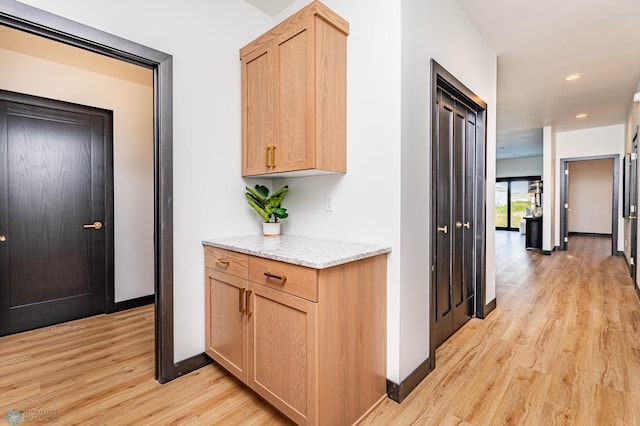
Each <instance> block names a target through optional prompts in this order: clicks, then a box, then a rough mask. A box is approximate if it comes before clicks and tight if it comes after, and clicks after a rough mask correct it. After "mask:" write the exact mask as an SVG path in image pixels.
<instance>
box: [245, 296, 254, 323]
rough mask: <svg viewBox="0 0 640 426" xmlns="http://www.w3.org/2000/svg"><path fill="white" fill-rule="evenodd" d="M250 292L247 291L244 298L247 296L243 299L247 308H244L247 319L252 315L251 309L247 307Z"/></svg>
mask: <svg viewBox="0 0 640 426" xmlns="http://www.w3.org/2000/svg"><path fill="white" fill-rule="evenodd" d="M251 291H252V290H247V292H246V293H245V294H246V296H247V298H246V299H245V303H246V306H247V307H246V313H247V316H248V317H250V316H251V315H252V314H253V312H251V309H249V306H250V305H249V298H250V297H251Z"/></svg>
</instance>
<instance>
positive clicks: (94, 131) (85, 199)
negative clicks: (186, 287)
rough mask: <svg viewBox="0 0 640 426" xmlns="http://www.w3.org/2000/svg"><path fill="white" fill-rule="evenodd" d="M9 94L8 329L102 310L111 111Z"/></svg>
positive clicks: (3, 172) (2, 188)
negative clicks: (80, 109) (93, 110)
mask: <svg viewBox="0 0 640 426" xmlns="http://www.w3.org/2000/svg"><path fill="white" fill-rule="evenodd" d="M5 93H6V92H5ZM2 95H3V93H0V163H2V164H3V165H6V167H2V168H1V169H0V204H1V205H2V207H1V208H0V235H3V236H4V238H3V239H4V241H2V242H0V265H1V272H0V296H1V301H0V334H2V335H4V334H10V333H16V332H19V331H24V330H29V329H33V328H37V327H42V326H46V325H50V324H55V323H59V322H63V321H68V320H72V319H76V318H81V317H85V316H89V315H94V314H98V313H103V312H105V288H106V267H107V263H108V262H107V256H108V255H112V253H107V250H106V239H107V238H106V236H107V233H106V232H105V227H107V226H110V225H111V224H109V223H104V222H105V217H106V213H105V209H106V207H107V205H106V204H107V198H110V197H108V191H107V190H106V187H107V186H106V182H105V179H106V176H105V168H106V167H105V164H106V160H107V159H106V158H105V155H106V154H105V151H107V150H106V147H105V144H106V140H107V137H106V133H107V132H108V133H109V135H110V125H111V123H110V118H109V117H107V116H105V114H98V115H91V114H85V113H79V112H76V111H65V110H62V109H60V108H62V107H63V106H64V105H62V104H61V103H60V104H59V103H56V102H54V101H50V102H48V103H50V104H51V105H55V107H48V106H43V105H42V104H47V101H43V100H41V99H40V98H31V97H27V96H25V97H24V99H22V98H20V97H19V96H22V95H17V94H11V95H10V96H5V97H4V99H2ZM7 97H8V98H9V99H16V98H18V99H21V100H24V101H25V102H27V103H23V102H19V101H14V100H7ZM36 99H37V100H36ZM30 101H33V103H35V104H30V103H29V102H30ZM71 109H74V110H75V109H76V108H71ZM106 121H108V123H107V122H106ZM106 129H108V131H107V130H106ZM107 152H111V151H110V150H108V151H107ZM108 160H109V162H110V161H111V159H110V158H109V159H108ZM110 187H111V188H112V185H110Z"/></svg>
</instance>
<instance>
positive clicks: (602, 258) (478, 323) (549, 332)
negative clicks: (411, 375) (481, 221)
mask: <svg viewBox="0 0 640 426" xmlns="http://www.w3.org/2000/svg"><path fill="white" fill-rule="evenodd" d="M496 247H498V249H497V253H496V281H497V291H498V303H497V309H496V310H495V311H494V312H493V313H492V314H490V315H489V316H488V318H487V319H486V320H484V321H482V320H478V319H472V320H471V321H470V322H469V323H468V324H466V325H465V326H464V327H463V328H462V329H461V330H460V331H459V332H458V333H456V334H455V335H454V336H453V337H452V338H451V339H449V340H448V341H447V342H445V343H444V344H443V345H442V346H441V347H440V348H439V349H438V351H437V354H436V360H437V362H436V366H437V367H436V370H434V371H433V372H432V373H431V374H430V375H429V376H428V377H427V378H426V379H425V380H424V381H423V382H422V383H421V384H420V385H419V386H418V388H417V389H416V390H415V391H414V392H413V393H412V394H411V395H410V396H409V397H408V398H407V399H406V400H405V401H404V402H403V403H402V404H401V405H397V404H395V403H393V402H391V401H386V402H385V403H384V404H383V405H382V406H381V407H379V408H378V410H376V411H375V412H374V413H372V415H370V416H369V418H368V419H367V420H366V421H365V423H364V424H379V425H389V424H394V425H398V424H403V425H409V424H420V425H441V424H473V425H489V424H517V425H541V424H562V425H565V424H567V425H569V424H576V425H609V424H618V425H639V424H640V303H639V302H638V298H637V296H636V294H635V290H634V289H633V285H632V282H631V279H630V278H629V275H628V273H627V269H626V265H625V262H624V259H623V258H622V257H611V256H610V255H609V253H610V247H611V240H610V239H609V238H600V237H577V236H576V237H571V240H570V246H569V247H570V249H569V250H568V251H566V252H555V253H553V255H552V256H545V255H542V254H540V253H536V252H532V251H527V250H525V249H524V236H521V235H520V234H519V233H516V232H509V231H498V232H497V235H496Z"/></svg>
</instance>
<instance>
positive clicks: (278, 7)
mask: <svg viewBox="0 0 640 426" xmlns="http://www.w3.org/2000/svg"><path fill="white" fill-rule="evenodd" d="M244 1H246V2H247V3H249V4H252V5H254V6H255V7H257V8H258V9H260V10H262V11H263V12H264V13H266V14H267V15H269V16H276V15H277V14H278V13H280V12H281V11H282V10H283V9H284V8H285V7H287V6H290V5H291V4H293V3H294V1H295V0H244Z"/></svg>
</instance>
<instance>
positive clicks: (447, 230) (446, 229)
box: [438, 225, 449, 234]
mask: <svg viewBox="0 0 640 426" xmlns="http://www.w3.org/2000/svg"><path fill="white" fill-rule="evenodd" d="M438 232H442V233H443V234H446V233H447V232H449V228H447V225H445V226H438Z"/></svg>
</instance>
